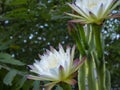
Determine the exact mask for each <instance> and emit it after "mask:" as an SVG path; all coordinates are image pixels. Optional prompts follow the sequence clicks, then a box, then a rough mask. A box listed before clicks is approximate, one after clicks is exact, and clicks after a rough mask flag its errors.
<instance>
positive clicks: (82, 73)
mask: <svg viewBox="0 0 120 90" xmlns="http://www.w3.org/2000/svg"><path fill="white" fill-rule="evenodd" d="M85 84H86V63H84V64H83V65H82V66H81V68H80V69H79V71H78V87H79V90H86V85H85Z"/></svg>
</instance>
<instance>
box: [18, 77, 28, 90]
mask: <svg viewBox="0 0 120 90" xmlns="http://www.w3.org/2000/svg"><path fill="white" fill-rule="evenodd" d="M26 80H27V78H26V77H25V76H24V77H23V78H22V79H21V80H20V81H18V82H17V84H16V88H17V89H20V88H21V87H22V86H23V85H24V83H25V81H26Z"/></svg>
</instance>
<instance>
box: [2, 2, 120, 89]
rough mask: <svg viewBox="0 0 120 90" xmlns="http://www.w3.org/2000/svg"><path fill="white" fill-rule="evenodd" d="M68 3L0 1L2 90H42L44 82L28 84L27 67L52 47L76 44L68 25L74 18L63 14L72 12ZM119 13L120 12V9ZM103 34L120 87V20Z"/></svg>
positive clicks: (114, 83)
mask: <svg viewBox="0 0 120 90" xmlns="http://www.w3.org/2000/svg"><path fill="white" fill-rule="evenodd" d="M66 2H71V0H1V1H0V87H1V90H4V89H5V90H19V89H21V88H22V90H31V89H33V90H39V88H40V87H39V84H43V83H45V82H40V81H32V80H27V79H26V75H27V74H28V73H29V71H28V69H27V65H28V64H31V63H33V62H34V59H38V53H40V54H42V53H43V52H44V51H45V49H49V46H54V47H56V48H57V46H58V44H59V43H61V44H63V46H65V47H66V46H67V45H73V44H74V41H73V39H72V38H71V36H69V32H68V31H67V21H68V20H70V19H71V18H70V17H68V16H66V15H65V14H64V12H71V10H70V8H69V7H68V6H67V5H66ZM116 10H120V9H119V7H118V9H116ZM103 33H105V48H106V52H105V54H106V57H105V58H106V63H107V67H108V68H109V69H110V71H111V75H112V87H120V83H119V80H120V70H119V68H120V57H119V56H120V48H119V46H120V20H119V19H111V20H107V21H106V23H105V27H104V30H103ZM56 88H57V89H56V90H59V88H60V87H59V86H57V87H56ZM60 90H61V89H60Z"/></svg>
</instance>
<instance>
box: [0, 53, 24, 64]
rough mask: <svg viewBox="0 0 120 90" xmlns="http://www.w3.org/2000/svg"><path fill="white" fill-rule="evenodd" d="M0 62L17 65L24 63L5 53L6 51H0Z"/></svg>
mask: <svg viewBox="0 0 120 90" xmlns="http://www.w3.org/2000/svg"><path fill="white" fill-rule="evenodd" d="M0 62H2V63H8V64H12V65H18V66H23V65H25V64H24V63H22V62H21V61H19V60H16V59H13V58H12V57H11V55H9V54H6V53H0Z"/></svg>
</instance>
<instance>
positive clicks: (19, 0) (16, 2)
mask: <svg viewBox="0 0 120 90" xmlns="http://www.w3.org/2000/svg"><path fill="white" fill-rule="evenodd" d="M23 4H27V0H12V2H10V3H9V5H13V6H16V5H23Z"/></svg>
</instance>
